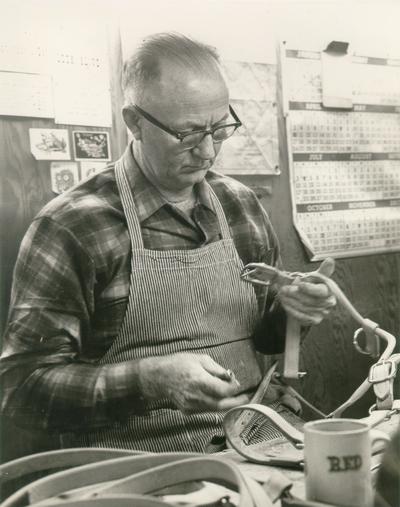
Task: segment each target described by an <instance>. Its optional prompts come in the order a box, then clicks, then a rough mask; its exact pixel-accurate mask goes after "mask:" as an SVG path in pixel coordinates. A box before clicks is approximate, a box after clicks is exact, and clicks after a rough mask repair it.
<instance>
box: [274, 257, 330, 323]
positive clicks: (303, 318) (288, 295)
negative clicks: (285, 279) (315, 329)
mask: <svg viewBox="0 0 400 507" xmlns="http://www.w3.org/2000/svg"><path fill="white" fill-rule="evenodd" d="M334 269H335V263H334V260H333V259H331V258H329V259H325V260H324V261H323V262H322V263H321V265H320V267H319V268H318V271H319V273H321V274H323V275H326V276H331V275H332V273H333V271H334ZM278 298H279V300H280V302H281V303H282V306H283V308H284V309H285V310H286V312H287V313H288V314H289V315H291V316H293V317H295V318H296V319H297V320H298V321H300V323H301V324H303V325H310V324H319V323H320V322H321V320H322V319H323V318H324V317H326V316H327V315H328V314H329V313H330V311H331V310H332V308H333V307H334V306H335V305H336V298H335V296H334V295H333V294H331V293H330V291H329V289H328V287H327V286H326V285H325V284H323V283H321V282H320V281H319V280H318V279H315V283H313V281H312V279H311V278H308V279H307V281H301V280H300V279H299V280H295V281H294V282H293V283H292V284H291V285H285V286H283V287H281V288H280V290H279V292H278Z"/></svg>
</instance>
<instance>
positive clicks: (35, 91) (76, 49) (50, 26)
mask: <svg viewBox="0 0 400 507" xmlns="http://www.w3.org/2000/svg"><path fill="white" fill-rule="evenodd" d="M28 7H29V9H28V11H27V12H26V13H25V14H26V15H22V14H21V8H20V6H18V5H17V4H16V6H15V8H11V7H10V8H8V9H5V11H4V12H2V18H1V20H0V71H3V73H2V74H3V76H2V78H1V86H2V90H1V91H4V92H6V91H7V90H8V89H9V87H10V86H11V85H10V83H11V81H12V82H13V84H14V85H15V87H16V90H17V93H16V96H15V98H14V99H13V98H11V100H7V101H6V99H5V96H6V95H5V93H3V94H2V95H3V97H2V98H1V99H0V100H1V105H2V106H3V107H2V109H1V110H0V114H12V115H15V116H32V117H54V118H55V121H56V123H61V124H71V125H88V126H95V127H96V126H99V127H109V126H111V123H112V115H111V94H110V78H109V70H108V48H107V35H106V29H105V28H104V27H103V28H101V27H100V26H99V24H98V23H97V24H96V19H95V17H93V20H91V21H89V20H88V19H87V18H85V19H80V18H79V17H76V18H74V19H73V20H72V19H71V18H69V17H68V16H67V17H66V18H64V17H63V16H62V15H60V14H59V15H58V16H57V10H56V12H55V13H53V14H51V13H50V12H47V11H46V10H45V11H43V8H41V7H40V4H37V5H29V6H28ZM54 9H56V8H55V7H54ZM6 73H9V74H10V75H9V76H5V74H6ZM29 75H30V76H31V77H28V76H29ZM28 81H29V84H30V85H31V86H32V88H31V90H32V93H31V96H30V97H29V93H28V92H29V89H30V86H28V85H27V84H26V83H27V82H28ZM45 97H47V101H46V99H45ZM39 98H40V107H39V106H36V107H34V105H32V104H30V103H31V102H32V103H33V104H38V100H39ZM29 99H30V100H29ZM50 102H51V104H50ZM7 104H8V105H7ZM53 104H54V105H53ZM45 105H46V107H45ZM43 110H44V112H43Z"/></svg>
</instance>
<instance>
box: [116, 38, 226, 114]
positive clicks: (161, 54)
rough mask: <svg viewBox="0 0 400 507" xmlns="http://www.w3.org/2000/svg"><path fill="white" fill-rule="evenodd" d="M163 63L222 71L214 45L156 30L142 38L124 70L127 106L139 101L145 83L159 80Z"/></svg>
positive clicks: (123, 81)
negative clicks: (154, 32) (156, 31)
mask: <svg viewBox="0 0 400 507" xmlns="http://www.w3.org/2000/svg"><path fill="white" fill-rule="evenodd" d="M161 62H170V63H171V64H176V65H178V66H180V67H181V68H183V69H188V70H191V71H193V72H195V73H197V74H198V73H200V74H201V73H206V74H209V73H210V72H213V73H214V72H221V70H220V65H219V63H220V62H219V56H218V53H217V51H216V49H215V48H213V47H212V46H208V45H207V44H203V43H202V42H199V41H197V40H195V39H192V38H190V37H187V36H185V35H182V34H180V33H175V32H166V33H156V34H154V35H150V36H148V37H146V38H145V39H143V41H142V43H141V44H140V46H139V47H138V48H137V50H136V51H135V53H134V54H133V55H132V56H131V57H130V58H129V59H128V60H126V61H125V63H124V65H123V69H122V89H123V92H124V99H125V105H126V106H129V105H130V104H132V103H133V102H134V101H140V100H141V99H142V96H143V93H144V91H145V89H146V85H148V83H149V82H150V81H152V80H155V79H158V78H159V77H160V74H161Z"/></svg>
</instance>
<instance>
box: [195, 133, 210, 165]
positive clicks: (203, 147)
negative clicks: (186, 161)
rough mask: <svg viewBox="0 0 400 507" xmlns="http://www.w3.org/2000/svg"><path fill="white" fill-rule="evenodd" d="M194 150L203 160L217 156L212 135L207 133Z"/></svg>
mask: <svg viewBox="0 0 400 507" xmlns="http://www.w3.org/2000/svg"><path fill="white" fill-rule="evenodd" d="M194 152H195V154H196V155H197V156H198V157H200V158H201V159H203V160H210V159H213V158H214V157H215V146H214V141H213V138H212V135H211V134H207V135H205V136H204V137H203V139H202V140H201V142H200V143H199V144H198V145H197V146H196V147H195V148H194Z"/></svg>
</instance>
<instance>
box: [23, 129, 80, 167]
mask: <svg viewBox="0 0 400 507" xmlns="http://www.w3.org/2000/svg"><path fill="white" fill-rule="evenodd" d="M29 140H30V146H31V153H32V155H33V156H34V157H35V159H36V160H70V159H71V152H70V147H69V139H68V130H67V129H29Z"/></svg>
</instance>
